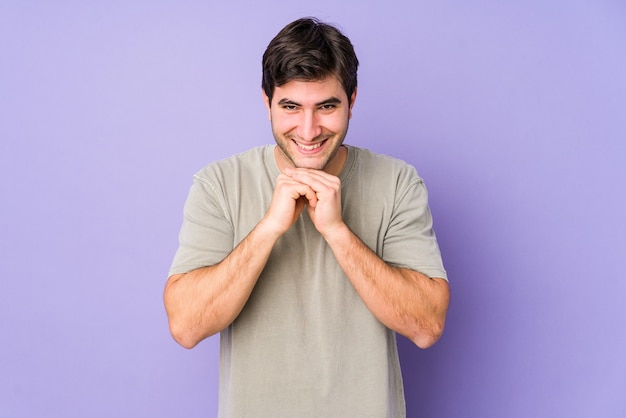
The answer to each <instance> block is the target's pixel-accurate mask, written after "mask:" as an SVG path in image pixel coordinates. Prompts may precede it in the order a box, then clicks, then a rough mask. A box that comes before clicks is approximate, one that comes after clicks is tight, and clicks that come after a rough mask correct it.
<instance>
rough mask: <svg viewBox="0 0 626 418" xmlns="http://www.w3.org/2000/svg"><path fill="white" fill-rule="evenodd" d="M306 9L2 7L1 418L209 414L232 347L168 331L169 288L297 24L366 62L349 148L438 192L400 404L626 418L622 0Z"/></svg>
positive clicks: (256, 119) (625, 13)
mask: <svg viewBox="0 0 626 418" xmlns="http://www.w3.org/2000/svg"><path fill="white" fill-rule="evenodd" d="M301 3H302V2H293V1H289V2H287V1H285V2H283V1H267V2H249V4H246V3H243V2H239V1H230V2H217V1H214V2H209V1H177V2H174V1H171V2H164V1H147V0H145V1H135V2H126V1H107V2H80V1H55V2H43V1H42V2H36V1H10V0H9V1H3V2H0V140H1V142H0V193H1V198H2V205H1V209H0V210H1V217H0V257H1V258H0V268H1V271H2V282H1V283H2V285H1V293H0V298H1V303H0V325H1V333H2V337H1V342H0V416H2V417H11V418H21V417H64V418H68V417H81V418H82V417H183V416H184V417H189V418H193V417H209V416H214V413H215V411H216V393H217V392H216V391H217V387H216V383H217V347H218V340H219V339H218V338H216V337H214V338H211V339H209V340H207V341H205V342H203V343H202V344H201V345H200V346H198V347H197V348H195V349H194V350H192V351H187V350H184V349H182V348H180V347H179V346H177V345H176V344H175V343H174V341H173V340H172V339H171V338H170V336H169V334H168V330H167V325H166V317H165V313H164V309H163V306H162V299H161V298H162V289H163V285H164V283H165V279H166V276H167V270H168V267H169V263H170V261H171V259H172V256H173V253H174V251H175V249H176V246H177V240H176V239H177V233H178V228H179V226H180V222H181V214H182V205H183V203H184V200H185V197H186V195H187V191H188V188H189V186H190V184H191V177H192V174H193V173H194V172H195V171H196V170H198V169H199V168H201V167H202V166H203V165H205V164H206V163H208V162H210V161H212V160H215V159H219V158H223V157H226V156H228V155H231V154H232V153H235V152H239V151H242V150H245V149H248V148H250V147H252V146H256V145H260V144H265V143H269V142H272V140H273V139H272V137H271V133H270V129H269V124H268V121H267V119H266V112H265V110H264V108H263V103H262V99H261V87H260V60H261V55H262V53H263V50H264V48H265V46H266V45H267V43H268V42H269V40H270V39H271V37H272V36H274V35H275V33H276V32H277V31H278V30H279V29H280V28H281V27H282V26H284V25H285V24H286V23H288V22H290V21H291V20H293V19H295V18H298V17H301V16H304V15H315V16H318V17H320V18H322V19H324V20H327V21H330V22H335V23H338V24H339V25H340V27H341V28H343V30H344V31H345V32H346V33H347V34H348V36H349V37H350V38H351V39H352V40H353V43H354V44H355V47H356V50H357V53H358V55H359V58H360V60H361V63H362V65H361V68H360V79H359V86H360V90H359V96H358V99H357V102H356V107H355V113H354V118H353V120H352V124H351V130H350V133H349V135H348V142H349V143H352V144H354V145H358V146H362V147H366V148H370V149H373V150H375V151H379V152H383V153H386V154H390V155H393V156H397V157H402V158H404V159H406V160H408V161H409V162H411V163H413V164H414V165H415V166H416V167H417V168H418V171H419V172H420V174H421V175H422V176H423V177H424V178H425V180H426V182H427V185H428V186H429V190H430V194H431V208H432V210H433V213H434V216H435V227H436V230H437V233H438V236H439V240H440V244H441V247H442V251H443V254H444V261H445V263H446V267H447V269H448V271H449V274H450V277H451V282H452V290H453V298H452V305H451V308H450V312H449V319H448V324H447V328H446V333H445V335H444V337H443V338H442V340H441V341H440V342H439V343H438V344H437V345H436V346H435V347H433V348H432V349H429V350H426V351H422V350H419V349H417V348H414V347H412V346H411V345H410V344H408V343H407V341H406V340H404V339H403V338H399V342H400V349H401V356H402V363H403V371H404V376H405V386H406V394H407V402H408V415H409V417H429V418H436V417H446V418H457V417H458V418H461V417H463V418H467V417H472V418H474V417H475V418H485V417H497V418H501V417H514V418H515V417H519V418H527V417H594V418H597V417H615V418H617V417H624V416H626V396H625V394H626V326H625V322H626V303H625V299H626V298H625V296H626V284H625V283H626V281H625V280H624V274H625V271H626V263H625V261H624V260H625V259H626V257H625V253H626V251H625V250H626V245H625V244H626V242H625V241H626V239H625V236H626V222H624V216H625V214H626V193H625V190H626V187H625V186H626V168H625V166H626V145H625V141H624V140H625V139H626V6H625V3H624V2H623V1H618V0H615V1H565V0H558V1H557V0H555V1H539V0H531V1H521V0H520V1H511V2H496V1H485V0H483V1H480V0H479V1H472V2H467V1H405V2H373V1H356V0H352V1H341V2H339V1H335V0H332V1H331V0H321V1H317V2H313V3H314V4H315V5H313V6H310V5H304V4H301ZM383 3H384V4H383Z"/></svg>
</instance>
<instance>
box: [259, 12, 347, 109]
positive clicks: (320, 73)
mask: <svg viewBox="0 0 626 418" xmlns="http://www.w3.org/2000/svg"><path fill="white" fill-rule="evenodd" d="M358 66H359V60H358V59H357V57H356V54H355V53H354V48H353V46H352V43H350V40H349V39H348V38H347V37H346V36H345V35H343V34H342V33H341V32H340V31H339V30H338V29H337V28H335V27H333V26H331V25H329V24H326V23H323V22H320V21H319V20H318V19H316V18H313V17H308V18H302V19H298V20H296V21H294V22H292V23H290V24H288V25H287V26H285V27H284V28H283V29H282V30H281V31H280V32H279V33H278V35H276V36H275V37H274V39H272V40H271V42H270V43H269V45H268V46H267V49H266V50H265V53H264V54H263V80H262V87H263V90H264V91H265V94H266V95H267V97H269V99H270V103H271V101H272V96H273V95H274V89H275V88H276V87H277V86H282V85H283V84H286V83H288V82H289V81H292V80H303V81H318V80H323V79H325V78H326V77H329V76H335V77H337V79H338V80H339V81H340V82H341V84H342V86H343V88H344V90H345V92H346V94H347V95H348V101H350V100H351V97H352V93H353V92H354V90H355V89H356V85H357V68H358Z"/></svg>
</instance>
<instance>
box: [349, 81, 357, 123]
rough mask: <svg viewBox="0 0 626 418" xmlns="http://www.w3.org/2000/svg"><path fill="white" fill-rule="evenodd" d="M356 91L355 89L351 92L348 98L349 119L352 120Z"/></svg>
mask: <svg viewBox="0 0 626 418" xmlns="http://www.w3.org/2000/svg"><path fill="white" fill-rule="evenodd" d="M356 91H357V88H356V87H355V88H354V91H353V92H352V96H350V116H349V117H350V118H352V107H353V106H354V102H355V101H356Z"/></svg>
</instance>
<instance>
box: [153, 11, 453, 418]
mask: <svg viewBox="0 0 626 418" xmlns="http://www.w3.org/2000/svg"><path fill="white" fill-rule="evenodd" d="M357 67H358V60H357V57H356V55H355V53H354V50H353V47H352V44H351V43H350V41H349V40H348V38H346V37H345V36H344V35H343V34H341V33H340V32H339V31H338V30H337V29H336V28H334V27H332V26H329V25H327V24H324V23H321V22H319V21H317V20H315V19H299V20H297V21H295V22H293V23H291V24H289V25H287V26H286V27H285V28H284V29H283V30H282V31H281V32H280V33H279V34H278V35H277V36H276V37H275V38H274V39H273V40H272V41H271V42H270V44H269V45H268V47H267V50H266V51H265V54H264V56H263V83H262V84H263V94H264V98H265V105H266V107H267V111H268V115H269V119H270V121H271V125H272V131H273V134H274V138H275V140H276V144H277V145H271V146H270V145H267V146H262V147H258V148H254V149H252V150H250V151H248V152H246V153H243V154H240V155H236V156H233V157H231V158H229V159H226V160H223V161H219V162H216V163H213V164H210V165H209V166H207V167H205V168H204V169H203V170H201V171H200V172H199V173H197V174H196V176H195V178H194V183H193V186H192V188H191V191H190V194H189V197H188V200H187V203H186V205H185V216H184V222H183V225H182V229H181V232H180V246H179V249H178V251H177V253H176V256H175V259H174V262H173V265H172V267H171V270H170V277H169V279H168V282H167V284H166V288H165V295H164V299H165V306H166V310H167V314H168V318H169V325H170V330H171V332H172V335H173V336H174V338H175V339H176V341H178V342H179V343H180V344H181V345H182V346H184V347H187V348H191V347H194V346H195V345H196V344H198V343H199V342H200V341H202V340H203V339H205V338H207V337H209V336H211V335H213V334H215V333H218V332H220V333H221V346H220V394H219V416H220V417H224V418H225V417H271V418H278V417H290V418H292V417H298V418H302V417H315V418H319V417H342V418H343V417H402V416H405V410H404V409H405V406H404V393H403V388H402V377H401V373H400V368H399V362H398V355H397V349H396V340H395V333H396V332H397V333H400V334H402V335H404V336H405V337H407V338H409V339H410V340H412V341H413V342H414V343H415V344H416V345H418V346H419V347H422V348H426V347H429V346H430V345H432V344H434V343H435V342H436V341H437V339H438V338H439V337H440V335H441V333H442V331H443V327H444V322H445V316H446V311H447V308H448V302H449V288H448V284H447V278H446V272H445V270H444V268H443V264H442V261H441V257H440V253H439V248H438V246H437V241H436V238H435V235H434V232H433V230H432V219H431V215H430V211H429V208H428V203H427V194H426V190H425V187H424V184H423V182H422V180H421V179H420V177H419V176H418V175H417V173H416V171H415V169H414V168H413V167H411V166H409V165H408V164H406V163H404V162H402V161H400V160H397V159H393V158H390V157H385V156H381V155H377V154H374V153H371V152H369V151H367V150H363V149H360V148H356V147H353V146H349V145H344V144H343V141H344V138H345V136H346V133H347V131H348V121H349V120H350V118H351V116H352V107H353V106H354V102H355V99H356V92H357V88H356V87H357Z"/></svg>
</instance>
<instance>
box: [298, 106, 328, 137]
mask: <svg viewBox="0 0 626 418" xmlns="http://www.w3.org/2000/svg"><path fill="white" fill-rule="evenodd" d="M297 132H298V136H299V137H300V138H301V139H302V140H304V141H313V140H314V139H315V138H317V137H318V136H319V135H320V134H321V133H322V127H321V125H320V121H319V118H318V115H317V114H316V113H315V111H314V110H309V109H307V110H305V111H304V112H302V118H301V120H300V125H299V126H298V131H297Z"/></svg>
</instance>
